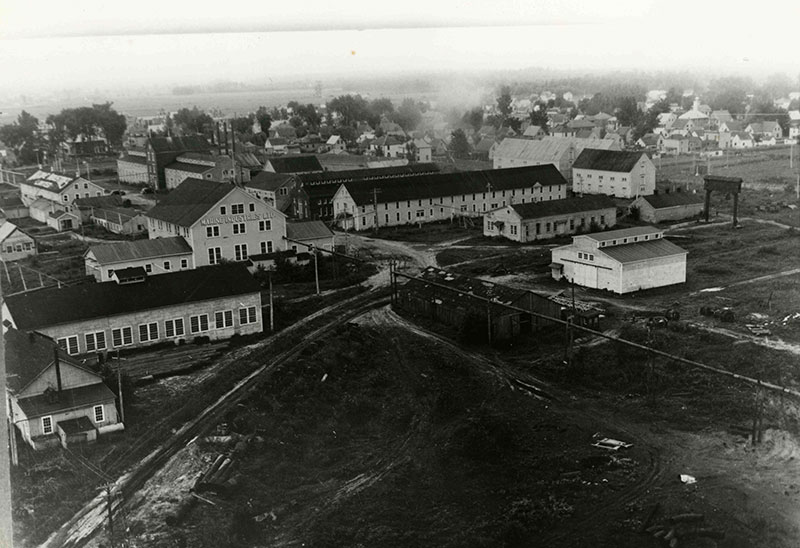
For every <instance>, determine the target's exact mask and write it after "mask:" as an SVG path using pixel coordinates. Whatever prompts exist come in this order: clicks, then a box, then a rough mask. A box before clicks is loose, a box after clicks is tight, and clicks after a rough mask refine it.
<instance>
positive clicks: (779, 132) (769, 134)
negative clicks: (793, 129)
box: [745, 120, 783, 140]
mask: <svg viewBox="0 0 800 548" xmlns="http://www.w3.org/2000/svg"><path fill="white" fill-rule="evenodd" d="M745 131H746V132H747V133H749V134H750V135H752V136H753V138H755V139H756V140H762V139H763V140H769V139H776V140H777V139H782V138H783V129H781V126H780V124H779V123H778V122H775V121H772V120H767V121H764V122H751V123H750V124H748V125H747V127H746V128H745Z"/></svg>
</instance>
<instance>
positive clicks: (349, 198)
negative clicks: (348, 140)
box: [333, 164, 567, 230]
mask: <svg viewBox="0 0 800 548" xmlns="http://www.w3.org/2000/svg"><path fill="white" fill-rule="evenodd" d="M566 195H567V181H566V180H565V179H564V177H562V176H561V174H560V173H559V172H558V169H557V168H556V167H555V166H554V165H552V164H546V165H540V166H527V167H519V168H511V169H487V170H483V171H459V172H454V173H431V174H423V175H417V176H414V177H407V178H397V179H375V180H354V181H347V182H344V183H343V184H342V185H341V186H340V187H339V190H337V191H336V194H335V195H334V197H333V213H334V218H335V219H336V221H337V223H338V224H339V225H340V226H342V227H344V228H349V229H355V230H366V229H369V228H372V227H373V226H375V223H376V222H377V224H378V226H398V225H404V224H414V223H428V222H431V221H444V220H448V219H452V218H453V217H455V216H468V217H479V216H481V215H483V214H484V213H485V212H487V211H490V210H492V209H497V208H499V207H504V206H506V205H508V204H512V203H523V204H524V203H529V202H540V201H547V200H559V199H561V198H565V197H566ZM376 206H377V210H376Z"/></svg>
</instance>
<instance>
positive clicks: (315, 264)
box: [311, 246, 319, 295]
mask: <svg viewBox="0 0 800 548" xmlns="http://www.w3.org/2000/svg"><path fill="white" fill-rule="evenodd" d="M311 252H312V253H313V254H314V279H315V281H316V282H317V295H319V264H318V261H317V257H318V255H319V254H318V253H317V249H316V248H315V247H314V246H311Z"/></svg>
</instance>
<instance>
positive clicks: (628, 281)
mask: <svg viewBox="0 0 800 548" xmlns="http://www.w3.org/2000/svg"><path fill="white" fill-rule="evenodd" d="M551 254H552V263H551V265H550V267H551V270H552V276H553V278H554V279H556V280H562V279H565V280H567V281H569V282H572V283H574V284H576V285H580V286H582V287H589V288H592V289H606V290H608V291H611V292H612V293H617V294H625V293H631V292H634V291H641V290H643V289H650V288H653V287H663V286H667V285H674V284H679V283H684V282H686V256H687V254H688V252H687V251H686V250H684V249H682V248H680V247H678V246H677V245H675V244H673V243H672V242H670V241H668V240H665V239H664V231H663V230H661V229H658V228H655V227H652V226H638V227H633V228H624V229H620V230H610V231H606V232H596V233H592V234H581V235H577V236H573V237H572V243H571V244H570V245H565V246H561V247H557V248H555V249H553V250H552V252H551Z"/></svg>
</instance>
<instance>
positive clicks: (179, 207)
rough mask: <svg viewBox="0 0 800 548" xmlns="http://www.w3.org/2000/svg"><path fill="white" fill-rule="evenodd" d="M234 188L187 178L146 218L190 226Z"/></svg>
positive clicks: (224, 184) (225, 184)
mask: <svg viewBox="0 0 800 548" xmlns="http://www.w3.org/2000/svg"><path fill="white" fill-rule="evenodd" d="M236 188H237V187H235V186H233V185H232V184H230V183H217V182H214V181H204V180H203V179H193V178H189V179H186V180H185V181H184V182H182V183H181V184H180V185H178V187H177V188H176V189H175V190H173V191H172V192H170V193H169V194H167V196H166V197H165V198H164V199H163V200H161V201H160V202H158V203H157V204H156V205H155V207H153V208H152V209H151V210H150V211H148V212H147V216H148V217H150V218H153V219H157V220H161V221H166V222H168V223H172V224H176V225H178V226H192V225H193V224H194V223H195V222H197V220H198V219H199V218H200V217H202V216H203V215H205V214H206V213H207V212H208V210H209V209H210V208H211V207H212V206H213V205H214V204H216V203H217V202H219V201H220V200H222V199H223V198H224V197H225V196H227V195H228V194H230V193H231V192H233V191H234V190H235V189H236Z"/></svg>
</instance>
